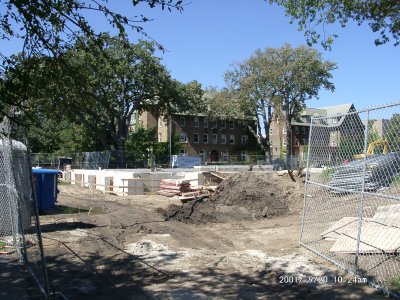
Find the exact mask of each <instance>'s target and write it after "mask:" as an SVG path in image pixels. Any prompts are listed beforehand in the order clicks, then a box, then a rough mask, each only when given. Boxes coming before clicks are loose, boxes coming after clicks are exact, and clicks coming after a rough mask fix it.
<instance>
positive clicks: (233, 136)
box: [229, 134, 235, 145]
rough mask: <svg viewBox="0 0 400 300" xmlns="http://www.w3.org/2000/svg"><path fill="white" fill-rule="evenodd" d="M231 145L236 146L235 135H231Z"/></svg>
mask: <svg viewBox="0 0 400 300" xmlns="http://www.w3.org/2000/svg"><path fill="white" fill-rule="evenodd" d="M229 144H230V145H235V135H234V134H230V135H229Z"/></svg>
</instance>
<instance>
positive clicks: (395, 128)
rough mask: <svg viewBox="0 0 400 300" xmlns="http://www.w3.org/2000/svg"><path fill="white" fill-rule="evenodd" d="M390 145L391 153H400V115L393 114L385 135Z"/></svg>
mask: <svg viewBox="0 0 400 300" xmlns="http://www.w3.org/2000/svg"><path fill="white" fill-rule="evenodd" d="M385 138H386V139H387V140H388V143H389V151H390V152H397V151H400V114H393V116H392V118H391V119H390V122H389V126H388V128H387V131H386V133H385Z"/></svg>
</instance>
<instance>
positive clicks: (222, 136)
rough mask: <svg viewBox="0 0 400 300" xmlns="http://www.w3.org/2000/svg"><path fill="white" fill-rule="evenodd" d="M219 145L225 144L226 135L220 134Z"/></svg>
mask: <svg viewBox="0 0 400 300" xmlns="http://www.w3.org/2000/svg"><path fill="white" fill-rule="evenodd" d="M221 144H226V134H225V133H222V134H221Z"/></svg>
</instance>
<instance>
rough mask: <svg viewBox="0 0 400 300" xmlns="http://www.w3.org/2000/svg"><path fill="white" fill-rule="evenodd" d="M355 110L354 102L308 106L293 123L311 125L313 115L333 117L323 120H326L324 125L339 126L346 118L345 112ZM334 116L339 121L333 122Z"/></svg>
mask: <svg viewBox="0 0 400 300" xmlns="http://www.w3.org/2000/svg"><path fill="white" fill-rule="evenodd" d="M352 110H354V105H353V104H352V103H346V104H340V105H333V106H326V107H321V108H311V107H306V108H304V109H303V111H302V112H301V113H300V115H299V117H298V118H296V119H294V120H293V121H292V122H291V124H292V125H300V126H310V125H311V117H332V118H331V119H329V118H328V119H325V120H321V122H324V124H323V125H327V126H330V125H331V126H338V125H340V124H341V123H342V122H343V120H344V114H346V113H348V112H349V111H352ZM334 117H337V119H336V120H337V122H335V123H333V120H334V119H335V118H334Z"/></svg>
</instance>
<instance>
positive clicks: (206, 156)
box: [132, 112, 258, 162]
mask: <svg viewBox="0 0 400 300" xmlns="http://www.w3.org/2000/svg"><path fill="white" fill-rule="evenodd" d="M170 121H171V126H170V124H169V122H170ZM132 124H133V128H132V130H134V129H135V127H137V126H142V127H144V128H147V129H148V128H156V132H157V138H158V141H159V142H167V141H169V138H170V136H171V135H172V136H178V137H179V142H180V144H181V153H172V154H183V155H191V156H192V155H193V156H198V155H200V156H202V157H203V160H204V161H207V162H218V161H222V162H224V161H229V160H231V159H232V157H235V159H237V160H241V161H246V160H248V158H249V154H250V153H251V151H256V150H257V149H258V145H257V141H256V139H255V138H254V136H253V135H252V134H251V133H250V132H249V130H248V128H247V126H245V125H242V124H240V123H239V122H238V121H235V120H221V119H220V120H211V119H209V118H207V117H206V116H205V115H201V114H198V115H187V114H175V115H173V116H172V117H170V118H168V117H162V116H161V117H156V116H154V115H153V114H152V113H150V112H143V113H142V114H140V116H139V117H138V118H134V120H133V122H132ZM170 130H171V132H170Z"/></svg>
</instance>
